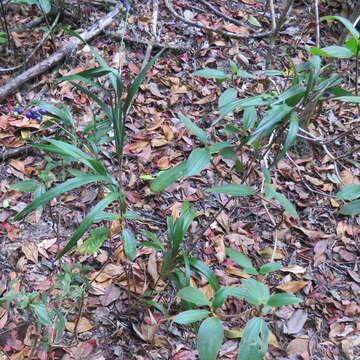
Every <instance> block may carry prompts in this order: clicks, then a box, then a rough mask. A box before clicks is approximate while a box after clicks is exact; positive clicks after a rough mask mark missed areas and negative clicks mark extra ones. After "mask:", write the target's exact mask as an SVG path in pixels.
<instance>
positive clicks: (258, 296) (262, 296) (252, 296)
mask: <svg viewBox="0 0 360 360" xmlns="http://www.w3.org/2000/svg"><path fill="white" fill-rule="evenodd" d="M241 284H242V285H243V287H244V289H245V290H246V295H245V297H244V298H245V300H246V301H247V302H248V303H249V304H252V305H262V304H266V302H267V301H268V299H269V296H270V294H269V289H268V288H267V287H266V286H265V285H264V284H262V283H261V282H259V281H256V280H254V279H246V280H241Z"/></svg>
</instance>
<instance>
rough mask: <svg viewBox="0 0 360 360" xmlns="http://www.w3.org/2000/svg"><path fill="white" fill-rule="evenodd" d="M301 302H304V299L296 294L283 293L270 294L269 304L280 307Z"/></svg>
mask: <svg viewBox="0 0 360 360" xmlns="http://www.w3.org/2000/svg"><path fill="white" fill-rule="evenodd" d="M299 302H302V299H299V298H298V297H296V296H295V295H294V294H287V293H283V294H275V295H272V296H270V298H269V300H268V302H267V305H268V306H271V307H279V306H284V305H292V304H298V303H299Z"/></svg>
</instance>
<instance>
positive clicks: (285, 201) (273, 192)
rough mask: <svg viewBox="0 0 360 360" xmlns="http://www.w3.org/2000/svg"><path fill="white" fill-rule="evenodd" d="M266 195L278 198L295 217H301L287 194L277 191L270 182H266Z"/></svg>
mask: <svg viewBox="0 0 360 360" xmlns="http://www.w3.org/2000/svg"><path fill="white" fill-rule="evenodd" d="M264 189H265V197H267V198H270V199H271V198H274V199H276V200H277V201H278V202H279V203H280V205H281V206H282V207H283V208H284V209H285V210H286V211H287V212H288V213H289V214H290V215H291V216H293V217H294V218H295V219H299V215H298V213H297V211H296V209H295V207H294V205H293V204H292V203H291V202H290V201H289V200H288V199H287V198H286V197H285V195H283V194H281V193H279V192H277V191H276V190H275V189H274V188H273V187H272V186H271V185H270V184H265V186H264Z"/></svg>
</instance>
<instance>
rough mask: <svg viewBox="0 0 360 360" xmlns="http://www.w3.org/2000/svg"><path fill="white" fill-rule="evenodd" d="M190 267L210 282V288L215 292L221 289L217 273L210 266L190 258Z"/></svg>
mask: <svg viewBox="0 0 360 360" xmlns="http://www.w3.org/2000/svg"><path fill="white" fill-rule="evenodd" d="M189 263H190V266H191V267H192V270H194V271H196V272H197V273H199V274H201V275H203V276H204V277H205V278H206V279H207V281H208V282H209V284H210V286H211V287H212V288H213V289H214V290H215V291H217V290H219V289H220V285H219V282H218V279H217V277H216V275H215V273H214V272H213V271H212V270H211V269H210V267H209V266H207V265H206V264H204V263H203V262H202V261H200V260H199V259H196V258H189Z"/></svg>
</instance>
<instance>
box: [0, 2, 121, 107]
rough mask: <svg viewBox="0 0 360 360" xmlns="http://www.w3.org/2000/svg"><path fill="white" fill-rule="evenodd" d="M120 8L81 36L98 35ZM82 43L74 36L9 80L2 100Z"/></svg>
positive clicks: (1, 92) (89, 37)
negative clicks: (59, 47)
mask: <svg viewBox="0 0 360 360" xmlns="http://www.w3.org/2000/svg"><path fill="white" fill-rule="evenodd" d="M119 11H120V8H116V9H115V10H113V11H111V12H109V13H108V14H106V15H105V16H103V17H102V18H100V19H99V20H98V21H97V22H95V24H94V25H92V26H91V27H90V28H88V29H87V30H85V31H84V32H82V33H81V34H80V36H81V37H82V38H83V39H84V40H86V41H88V40H91V39H92V38H94V37H95V36H96V35H98V34H99V33H100V32H101V31H102V30H103V29H104V28H106V27H107V26H109V25H110V24H111V23H112V21H113V20H114V18H115V17H116V15H118V13H119ZM80 44H82V42H81V40H80V39H78V38H72V39H71V40H70V41H69V43H68V44H67V45H65V46H64V47H63V48H62V49H60V50H58V51H56V52H55V53H54V54H52V55H50V56H49V57H48V58H46V59H45V60H43V61H41V62H40V63H38V64H36V65H34V66H33V67H31V68H30V69H28V70H26V71H24V72H23V73H21V74H20V75H18V76H17V77H15V78H13V79H11V80H10V81H8V82H7V83H6V84H5V85H3V86H2V87H1V88H0V101H3V100H4V99H5V98H6V97H7V96H9V95H10V94H11V93H12V92H14V91H15V90H16V89H18V88H19V87H20V86H22V85H24V84H25V83H26V82H28V81H30V80H32V79H33V78H35V77H36V76H39V75H41V74H42V73H44V72H45V71H47V70H49V69H50V68H52V67H53V66H54V65H56V64H57V63H59V62H60V61H61V60H62V59H64V57H65V56H66V55H68V54H69V53H71V52H72V51H73V50H75V49H76V48H77V47H78V46H79V45H80Z"/></svg>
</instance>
